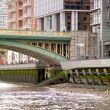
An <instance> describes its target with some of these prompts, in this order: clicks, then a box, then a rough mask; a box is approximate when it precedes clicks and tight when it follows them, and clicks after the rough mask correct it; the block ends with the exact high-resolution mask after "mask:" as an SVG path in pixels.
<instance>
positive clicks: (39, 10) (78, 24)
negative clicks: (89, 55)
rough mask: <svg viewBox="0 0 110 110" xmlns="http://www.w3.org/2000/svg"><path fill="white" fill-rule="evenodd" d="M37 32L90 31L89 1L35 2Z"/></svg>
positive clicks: (39, 0)
mask: <svg viewBox="0 0 110 110" xmlns="http://www.w3.org/2000/svg"><path fill="white" fill-rule="evenodd" d="M34 1H35V4H34V5H35V6H34V7H35V8H34V9H35V10H34V13H35V16H36V17H37V18H38V20H37V30H38V31H47V30H48V29H51V30H52V31H73V30H90V25H89V24H90V23H89V18H90V16H89V11H90V10H89V9H90V2H89V0H34Z"/></svg>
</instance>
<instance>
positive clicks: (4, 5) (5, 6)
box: [0, 0, 8, 29]
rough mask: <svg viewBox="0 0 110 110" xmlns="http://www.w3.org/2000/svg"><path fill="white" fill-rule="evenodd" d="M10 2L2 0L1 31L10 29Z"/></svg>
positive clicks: (0, 4) (0, 9)
mask: <svg viewBox="0 0 110 110" xmlns="http://www.w3.org/2000/svg"><path fill="white" fill-rule="evenodd" d="M7 20H8V0H0V29H7V28H8V23H7Z"/></svg>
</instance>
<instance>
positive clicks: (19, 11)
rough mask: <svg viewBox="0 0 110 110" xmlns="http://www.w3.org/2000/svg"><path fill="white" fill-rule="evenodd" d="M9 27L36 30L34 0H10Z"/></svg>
mask: <svg viewBox="0 0 110 110" xmlns="http://www.w3.org/2000/svg"><path fill="white" fill-rule="evenodd" d="M8 9H9V12H8V15H9V22H8V26H9V29H13V30H35V29H36V19H35V17H34V0H9V3H8Z"/></svg>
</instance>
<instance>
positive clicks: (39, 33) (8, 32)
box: [0, 29, 70, 37]
mask: <svg viewBox="0 0 110 110" xmlns="http://www.w3.org/2000/svg"><path fill="white" fill-rule="evenodd" d="M0 35H28V36H29V35H30V36H31V35H32V36H55V37H61V36H62V37H70V32H53V31H25V30H19V31H18V30H2V29H0Z"/></svg>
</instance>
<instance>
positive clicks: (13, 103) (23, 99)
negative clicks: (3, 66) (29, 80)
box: [0, 82, 110, 110]
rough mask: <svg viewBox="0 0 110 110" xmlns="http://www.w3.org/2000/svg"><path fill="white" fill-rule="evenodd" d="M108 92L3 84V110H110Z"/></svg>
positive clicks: (0, 86)
mask: <svg viewBox="0 0 110 110" xmlns="http://www.w3.org/2000/svg"><path fill="white" fill-rule="evenodd" d="M109 96H110V93H109V92H108V91H106V90H101V91H99V90H93V89H83V88H76V87H74V86H72V85H69V84H60V85H58V86H47V87H37V86H35V85H32V84H13V83H6V82H0V110H110V99H109V98H110V97H109Z"/></svg>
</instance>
